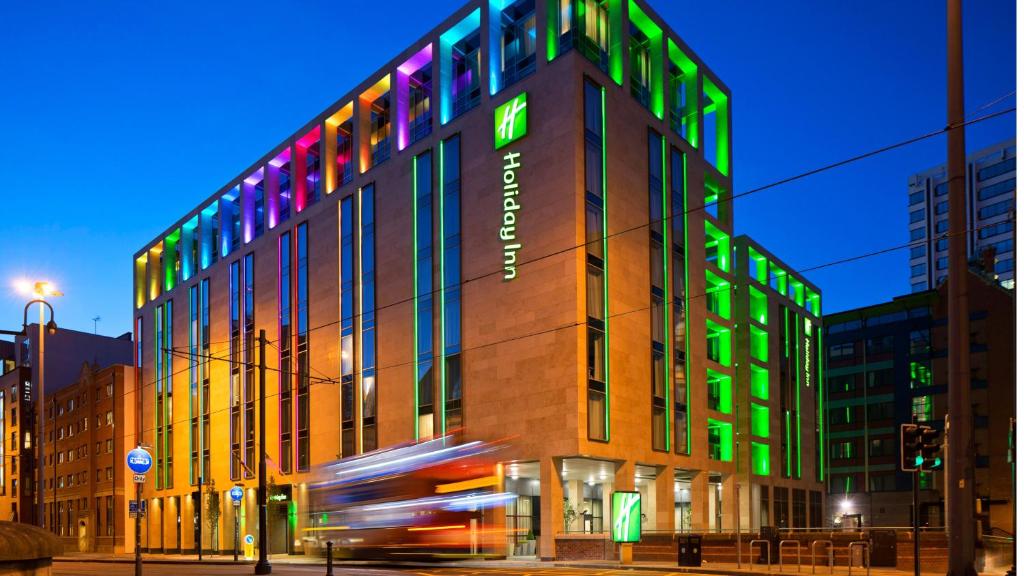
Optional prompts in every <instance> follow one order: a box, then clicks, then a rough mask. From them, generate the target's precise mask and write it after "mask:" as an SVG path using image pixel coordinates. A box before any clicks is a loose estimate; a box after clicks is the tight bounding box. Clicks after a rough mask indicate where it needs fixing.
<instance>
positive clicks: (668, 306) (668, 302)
mask: <svg viewBox="0 0 1024 576" xmlns="http://www.w3.org/2000/svg"><path fill="white" fill-rule="evenodd" d="M666 161H667V158H666V157H665V137H664V136H662V137H661V265H662V268H663V272H662V275H661V277H662V278H663V279H664V280H663V282H664V284H665V286H668V284H669V278H671V277H672V276H671V275H670V274H669V268H668V266H669V264H668V251H669V246H670V242H669V235H668V231H669V218H668V216H669V214H670V213H671V212H672V209H671V206H672V205H671V204H670V203H669V198H668V179H667V178H666V176H667V174H668V169H667V166H666ZM673 288H674V287H673ZM664 292H665V305H664V306H662V308H663V309H664V310H663V311H664V314H665V340H664V342H665V363H664V364H665V449H666V450H671V448H670V447H671V446H672V441H671V426H672V413H673V411H674V410H675V406H673V405H672V404H673V402H672V364H673V362H674V358H673V357H674V356H675V353H674V350H675V347H674V345H673V334H672V298H671V293H670V292H669V291H668V290H665V291H664Z"/></svg>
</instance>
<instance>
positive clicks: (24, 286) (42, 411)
mask: <svg viewBox="0 0 1024 576" xmlns="http://www.w3.org/2000/svg"><path fill="white" fill-rule="evenodd" d="M15 287H16V288H17V289H18V292H21V293H22V294H27V295H31V296H34V298H32V299H31V300H29V301H28V303H27V304H25V311H24V315H23V316H22V323H21V332H12V331H9V330H0V334H8V335H14V336H24V337H28V309H29V308H30V307H32V305H33V304H39V336H38V339H39V343H38V344H37V346H38V347H39V357H38V360H37V361H36V366H35V373H36V375H37V376H36V398H35V401H36V405H37V406H38V410H36V418H38V419H39V425H38V426H39V427H38V430H39V433H38V435H37V436H36V452H37V454H38V455H37V457H36V486H35V496H36V505H37V508H36V514H37V517H36V523H37V524H39V526H40V527H42V526H44V525H45V522H44V512H45V504H44V498H43V494H44V492H45V484H44V483H43V480H44V479H45V469H46V466H45V461H44V459H43V457H44V453H43V443H44V442H43V441H44V438H45V432H46V405H45V402H44V398H43V363H44V356H43V353H44V350H45V344H44V339H45V336H46V334H47V333H49V334H56V333H57V323H56V322H55V321H54V312H53V306H51V305H50V303H49V302H47V301H46V297H47V296H63V295H64V294H63V293H62V292H60V291H58V290H57V289H56V288H55V287H54V285H53V284H51V283H50V282H45V281H37V282H32V283H30V282H28V281H24V280H19V281H17V282H15ZM47 308H49V310H50V321H49V322H47V323H46V324H45V326H44V324H43V321H44V320H45V319H46V310H45V309H47ZM44 329H45V330H46V332H44V331H43V330H44ZM54 486H56V482H54ZM54 503H55V504H56V500H54Z"/></svg>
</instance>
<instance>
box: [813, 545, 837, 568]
mask: <svg viewBox="0 0 1024 576" xmlns="http://www.w3.org/2000/svg"><path fill="white" fill-rule="evenodd" d="M818 544H825V546H826V547H827V549H828V552H826V554H827V558H828V573H829V574H831V573H832V567H833V564H834V561H835V557H834V554H833V552H832V541H831V540H815V541H814V542H811V574H814V567H815V564H814V549H815V547H817V546H818Z"/></svg>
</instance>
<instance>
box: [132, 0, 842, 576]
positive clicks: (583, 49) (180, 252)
mask: <svg viewBox="0 0 1024 576" xmlns="http://www.w3.org/2000/svg"><path fill="white" fill-rule="evenodd" d="M730 122H731V113H730V92H729V90H728V88H727V87H726V86H725V84H724V83H723V82H722V81H721V79H719V78H718V77H717V76H716V75H715V74H714V73H713V72H712V71H711V70H710V69H709V68H708V67H707V66H706V65H705V64H704V62H702V61H701V60H700V59H699V58H698V57H697V55H695V54H694V53H693V52H692V51H691V50H690V49H689V47H688V46H687V45H686V44H685V43H684V42H683V41H682V39H680V38H679V37H678V36H677V35H676V34H675V33H674V32H673V31H672V30H671V29H670V28H669V27H668V25H667V24H666V23H665V22H664V21H663V20H661V19H660V18H659V17H658V15H657V14H655V13H654V11H653V10H652V9H651V8H650V7H649V6H647V5H646V4H645V3H644V2H642V1H638V0H586V1H582V0H580V1H570V0H547V1H544V0H518V1H516V0H474V1H472V2H470V3H469V4H467V5H466V6H464V7H463V8H461V9H460V10H459V11H458V12H457V13H455V14H454V15H452V16H451V17H449V18H447V19H446V20H445V21H444V22H443V23H441V24H440V25H439V26H438V27H437V28H435V29H434V30H432V31H430V32H429V33H428V34H426V35H425V36H423V37H422V38H420V39H419V40H418V41H417V42H416V43H414V44H413V45H412V46H411V47H410V48H409V49H407V50H405V51H404V52H403V53H401V54H400V55H399V56H398V57H396V58H394V59H392V60H391V61H390V62H388V63H387V64H386V65H385V66H383V67H382V68H380V69H379V70H378V71H377V72H376V73H375V74H373V75H372V76H371V77H370V78H368V79H367V80H366V81H364V82H362V83H361V84H360V85H358V86H356V87H355V88H354V89H353V90H352V91H351V92H349V93H348V94H346V95H344V96H343V97H342V98H341V99H339V100H338V101H337V102H336V103H335V104H334V105H332V106H331V107H329V108H328V109H327V110H325V111H323V112H322V113H321V114H319V115H317V116H316V117H315V118H313V119H312V120H311V121H310V122H309V123H308V124H306V125H305V126H303V127H302V128H301V129H300V130H298V131H297V132H295V133H294V134H293V135H292V136H291V137H289V138H288V139H286V140H285V141H284V142H281V143H280V145H278V146H277V147H275V148H273V149H272V150H271V151H269V152H268V153H267V154H266V155H264V156H263V157H262V158H260V159H259V160H258V161H257V162H255V163H254V164H252V165H251V166H249V167H248V168H246V169H244V170H242V171H241V172H240V173H238V175H237V176H236V177H235V178H234V179H232V180H231V181H230V182H228V183H227V184H226V185H225V186H224V187H223V188H221V189H220V190H218V191H216V193H214V194H212V195H210V196H209V197H207V198H206V199H205V200H203V201H201V202H200V203H198V205H197V206H196V208H195V209H194V210H192V211H190V212H188V213H187V214H184V215H182V217H181V218H179V219H178V220H177V221H176V222H174V223H173V224H172V225H171V226H169V227H168V228H167V229H166V230H165V231H164V232H163V233H162V234H160V235H159V236H158V237H157V238H154V239H153V240H152V241H151V242H149V243H147V244H146V245H145V246H143V247H141V248H140V249H139V250H138V251H137V252H136V253H135V254H134V262H133V273H134V287H135V289H134V301H133V303H132V304H133V314H134V318H135V337H136V370H137V371H138V376H137V380H138V382H139V386H140V390H141V395H140V398H141V404H140V405H139V406H138V407H137V408H138V410H139V413H140V418H139V423H140V424H139V426H138V430H137V434H138V439H139V441H140V442H141V443H144V444H147V445H149V446H150V447H151V452H152V453H153V456H154V467H153V469H152V471H151V472H150V478H149V480H148V481H147V483H146V486H145V497H146V499H147V502H148V506H149V512H148V516H147V521H146V525H145V532H144V534H143V545H144V546H146V547H147V548H148V549H149V550H151V551H167V552H175V551H179V550H192V549H194V548H195V547H196V545H197V544H196V542H195V536H194V534H193V532H192V530H191V528H187V529H186V528H183V526H189V527H190V526H191V523H189V522H187V521H186V520H182V519H183V518H184V519H192V518H195V511H196V508H197V503H198V500H200V498H198V497H197V496H196V495H195V494H194V491H195V490H196V489H197V487H198V480H199V478H200V477H202V478H203V479H204V481H205V483H206V484H207V485H209V483H210V482H211V481H212V482H214V483H215V486H216V489H217V490H219V491H220V492H221V493H222V494H221V497H220V503H221V504H220V506H221V510H220V512H221V513H220V514H219V520H218V521H219V522H220V524H221V527H220V529H219V530H218V531H217V533H218V534H219V536H217V537H215V538H214V537H212V536H211V531H209V530H206V531H205V532H204V534H203V541H202V543H201V545H202V547H203V548H204V549H227V548H229V547H230V540H229V538H230V534H231V530H230V529H229V528H228V527H230V526H232V525H233V522H234V514H235V512H234V510H233V509H232V508H231V506H230V505H229V504H227V502H229V499H228V498H227V496H226V494H224V492H226V491H227V490H228V489H229V488H230V487H231V486H232V485H233V484H235V483H240V484H241V485H243V486H244V487H245V488H246V496H245V499H244V500H243V504H242V506H240V507H239V509H238V514H239V515H240V516H241V518H240V522H241V524H242V533H243V534H246V533H253V534H254V533H255V530H256V522H255V518H256V502H255V489H254V488H255V486H256V479H255V477H254V472H255V470H256V461H257V454H258V453H259V452H258V450H260V449H262V450H264V451H265V452H266V454H267V455H268V456H269V458H270V459H271V462H270V464H269V468H270V472H269V475H270V476H271V477H272V478H271V480H272V489H271V496H270V511H269V516H270V523H269V531H270V534H269V535H268V536H269V541H270V549H271V550H270V551H271V552H274V553H277V552H301V550H302V536H303V529H304V528H305V527H307V526H310V525H311V524H310V523H311V522H313V523H315V519H312V518H310V514H309V510H308V505H307V499H306V493H305V490H306V482H308V481H309V480H310V479H311V478H312V474H313V473H314V471H315V467H316V466H317V465H318V464H320V463H324V462H328V461H332V460H335V459H337V458H344V457H349V456H353V455H356V454H360V453H364V452H368V451H371V450H374V449H376V448H379V447H384V446H389V445H394V444H397V443H404V442H413V441H417V440H422V439H426V438H431V437H435V436H437V435H442V434H449V433H457V434H459V435H461V436H462V437H465V438H472V439H507V441H508V443H509V448H508V449H507V451H506V453H505V454H504V456H503V458H504V459H505V460H506V463H505V464H504V465H503V470H504V475H505V481H504V488H505V490H508V491H511V492H515V493H516V494H518V499H517V500H516V501H515V502H514V503H513V504H510V505H509V507H508V509H507V513H506V515H505V516H504V518H503V520H504V523H505V525H506V526H507V528H508V532H509V538H508V546H507V549H506V550H504V551H502V553H505V554H508V555H522V554H536V555H537V556H539V557H541V558H545V559H550V558H555V557H556V556H557V557H567V556H571V555H572V554H573V551H574V550H579V549H580V546H585V545H586V542H587V541H595V542H598V544H601V543H602V542H604V541H607V539H608V538H607V531H608V528H609V523H610V512H609V507H610V498H611V496H610V495H611V493H612V491H614V490H634V489H635V490H637V491H639V492H640V493H641V494H642V507H643V511H644V518H645V521H644V523H643V530H644V531H645V532H654V531H661V532H672V531H685V530H712V531H714V530H732V529H733V528H734V526H735V525H736V522H737V521H738V523H739V525H740V527H741V528H742V529H744V530H755V529H756V528H757V527H758V526H761V525H765V524H771V523H779V524H785V525H793V526H798V525H803V526H815V525H820V523H821V515H822V514H821V506H820V502H821V499H822V495H823V493H824V490H825V484H824V468H823V461H822V458H821V454H822V447H823V443H824V438H823V433H824V430H823V428H822V423H821V421H820V419H819V410H818V406H819V404H820V402H821V401H822V390H821V389H820V388H819V384H820V380H821V379H820V375H819V370H818V369H817V368H816V364H817V363H818V361H819V356H820V355H819V354H818V352H817V350H818V347H819V342H820V337H819V336H818V334H819V332H818V330H819V327H820V315H821V308H820V303H821V294H820V291H818V290H817V289H816V288H814V287H813V286H812V285H811V284H810V283H809V282H807V281H806V280H805V279H802V278H799V276H798V275H796V274H794V273H793V272H792V270H790V269H789V268H787V267H785V265H784V264H782V263H781V262H780V261H778V260H777V259H775V258H774V257H773V256H771V255H770V254H769V253H768V252H767V251H766V250H764V249H763V248H762V247H760V246H759V245H757V244H756V243H754V242H753V241H750V240H749V239H744V238H735V239H734V237H733V211H732V203H731V195H732V167H731V160H732V152H731V139H730V136H731V130H730ZM750 270H752V271H753V272H752V273H751V272H749V271H750ZM261 332H265V333H266V337H267V339H268V341H269V343H268V344H267V346H266V350H267V353H266V358H265V359H266V363H267V399H266V402H267V407H266V408H267V421H266V437H267V441H268V445H267V446H265V447H262V448H260V447H258V446H256V438H257V437H258V428H257V426H259V425H260V423H259V422H257V421H256V416H255V415H256V414H257V413H258V410H257V402H258V398H257V370H256V368H255V364H256V362H257V361H258V360H259V351H258V345H257V339H258V335H259V333H261ZM751 346H753V347H755V348H756V350H751V349H750V347H751ZM737 495H738V497H737ZM203 501H204V502H205V501H206V499H205V498H204V499H203ZM570 508H571V509H572V510H573V511H574V512H578V514H573V515H567V514H565V512H566V510H568V509H570ZM592 533H597V534H592ZM600 533H604V534H603V535H601V534H600ZM531 541H535V546H534V545H531V544H530V542H531Z"/></svg>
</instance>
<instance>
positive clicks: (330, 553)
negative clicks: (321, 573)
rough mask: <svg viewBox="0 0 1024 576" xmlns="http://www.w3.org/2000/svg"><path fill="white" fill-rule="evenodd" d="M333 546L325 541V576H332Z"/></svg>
mask: <svg viewBox="0 0 1024 576" xmlns="http://www.w3.org/2000/svg"><path fill="white" fill-rule="evenodd" d="M333 547H334V544H333V543H332V542H331V541H330V540H328V541H327V576H334V550H333V549H332V548H333Z"/></svg>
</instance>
